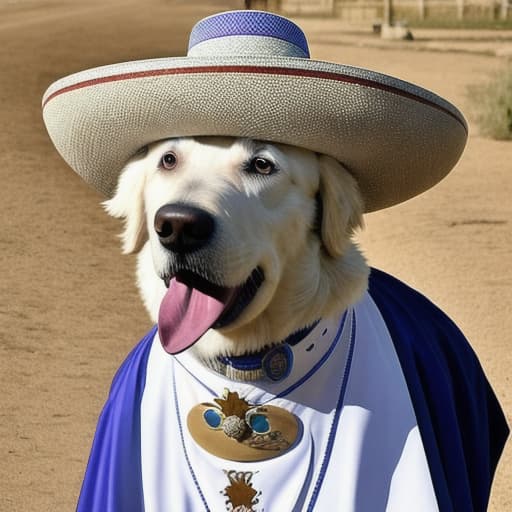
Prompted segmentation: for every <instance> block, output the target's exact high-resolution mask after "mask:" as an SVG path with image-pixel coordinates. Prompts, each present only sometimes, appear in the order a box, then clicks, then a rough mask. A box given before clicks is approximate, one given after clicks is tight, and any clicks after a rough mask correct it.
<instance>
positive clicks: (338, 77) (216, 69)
mask: <svg viewBox="0 0 512 512" xmlns="http://www.w3.org/2000/svg"><path fill="white" fill-rule="evenodd" d="M201 73H203V74H205V73H245V74H251V73H253V74H266V75H283V76H295V77H306V78H319V79H322V80H334V81H336V82H343V83H349V84H356V85H361V86H364V87H369V88H372V89H379V90H382V91H386V92H389V93H391V94H396V95H397V96H402V97H404V98H408V99H410V100H413V101H416V102H418V103H423V104H424V105H428V106H430V107H432V108H434V109H436V110H440V111H441V112H444V113H445V114H448V115H449V116H450V117H452V118H453V119H455V120H456V121H458V122H459V123H460V124H461V125H462V127H463V128H464V131H465V132H466V133H467V126H466V123H465V122H464V120H463V119H461V118H460V117H459V116H457V115H456V114H455V113H454V112H452V111H451V110H449V109H447V108H445V107H443V106H442V105H438V104H437V103H435V102H433V101H431V100H428V99H426V98H422V97H421V96H417V95H416V94H413V93H411V92H408V91H405V90H403V89H399V88H397V87H393V86H391V85H386V84H382V83H380V82H375V81H374V80H369V79H367V78H360V77H354V76H350V75H344V74H340V73H333V72H330V71H315V70H309V69H297V68H283V67H271V66H268V67H267V66H236V65H230V66H197V67H184V68H167V69H154V70H150V71H134V72H131V73H122V74H119V75H111V76H105V77H101V78H93V79H91V80H84V81H83V82H79V83H76V84H73V85H69V86H67V87H63V88H62V89H59V90H57V91H55V92H53V93H52V94H50V95H49V96H48V97H47V98H46V99H45V100H44V102H43V108H44V107H45V106H46V105H47V104H48V102H49V101H50V100H52V99H53V98H55V97H57V96H60V95H61V94H64V93H66V92H70V91H75V90H77V89H83V88H85V87H91V86H93V85H98V84H104V83H110V82H118V81H120V80H132V79H137V78H149V77H154V76H165V75H192V74H201Z"/></svg>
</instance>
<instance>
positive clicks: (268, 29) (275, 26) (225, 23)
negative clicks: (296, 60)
mask: <svg viewBox="0 0 512 512" xmlns="http://www.w3.org/2000/svg"><path fill="white" fill-rule="evenodd" d="M237 36H253V37H262V38H263V37H267V38H273V39H277V40H280V41H284V42H286V43H288V44H290V45H293V46H295V47H297V48H298V49H299V50H300V55H301V56H303V57H305V58H309V48H308V43H307V40H306V36H305V35H304V33H303V32H302V30H301V29H300V28H299V27H298V26H297V25H295V23H293V22H291V21H290V20H288V19H286V18H283V17H281V16H277V15H275V14H272V13H268V12H262V11H230V12H224V13H220V14H216V15H214V16H210V17H208V18H205V19H204V20H201V21H200V22H198V23H197V24H196V25H195V27H194V28H193V29H192V32H191V34H190V40H189V45H188V49H189V52H190V50H191V49H192V48H194V47H195V46H197V45H200V44H201V43H205V42H207V41H212V40H215V39H219V38H225V37H237Z"/></svg>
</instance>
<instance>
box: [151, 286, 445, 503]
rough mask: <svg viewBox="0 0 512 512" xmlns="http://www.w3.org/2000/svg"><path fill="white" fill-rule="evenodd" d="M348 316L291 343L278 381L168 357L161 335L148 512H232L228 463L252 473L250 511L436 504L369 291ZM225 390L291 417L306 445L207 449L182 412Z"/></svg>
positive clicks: (154, 379) (154, 364)
mask: <svg viewBox="0 0 512 512" xmlns="http://www.w3.org/2000/svg"><path fill="white" fill-rule="evenodd" d="M344 318H345V322H344V324H343V322H342V319H327V320H322V321H321V322H320V323H319V324H318V325H317V326H316V327H315V328H314V329H313V330H312V331H311V332H310V333H309V334H308V336H307V337H306V338H305V339H304V340H302V341H301V342H300V343H298V344H297V345H295V346H294V347H292V350H293V355H294V364H293V368H292V371H291V373H290V375H289V376H288V377H287V378H286V379H284V380H283V381H281V382H278V383H270V382H268V383H267V382H263V381H261V382H257V383H251V384H247V383H241V382H235V381H230V380H228V379H226V378H225V377H223V376H221V375H219V374H217V373H215V372H213V371H211V370H209V369H207V368H205V367H204V366H203V365H201V364H200V363H199V362H198V361H197V360H196V359H194V357H193V356H192V355H190V354H188V353H187V352H185V353H183V354H180V355H179V356H174V357H173V356H170V355H169V354H167V353H166V352H165V351H164V350H163V348H162V346H161V344H160V341H159V339H158V335H156V336H155V339H154V341H153V346H152V349H151V353H150V356H149V360H148V367H147V374H146V386H145V389H144V394H143V398H142V404H141V438H142V446H141V453H142V482H143V491H144V501H145V509H146V512H160V511H162V512H163V511H166V512H169V511H172V512H189V511H190V512H196V511H199V510H210V511H213V512H218V511H219V512H220V511H222V510H230V509H229V508H227V504H226V500H227V497H226V496H225V495H224V494H223V491H224V489H225V488H226V487H227V486H228V484H229V481H228V478H227V476H226V473H225V471H229V470H235V471H240V472H252V473H253V476H252V479H251V483H252V486H253V487H254V489H255V490H256V491H258V492H259V494H258V496H257V497H256V499H257V500H258V502H257V503H256V504H255V505H254V510H255V511H263V510H264V511H266V512H274V511H276V512H278V511H279V512H282V511H284V512H291V511H294V512H295V511H297V512H298V511H307V510H315V511H327V510H333V511H338V510H339V511H343V512H351V511H357V512H378V511H389V512H402V511H411V510H414V511H415V512H435V511H437V510H438V507H437V503H436V498H435V494H434V489H433V485H432V480H431V477H430V473H429V470H428V465H427V460H426V456H425V450H424V448H423V444H422V441H421V437H420V434H419V430H418V426H417V422H416V417H415V414H414V410H413V407H412V403H411V399H410V396H409V392H408V390H407V385H406V382H405V379H404V376H403V373H402V370H401V367H400V364H399V361H398V358H397V355H396V352H395V349H394V346H393V343H392V341H391V338H390V335H389V332H388V330H387V328H386V325H385V323H384V321H383V319H382V317H381V315H380V313H379V311H378V309H377V307H376V306H375V304H374V302H373V300H372V299H371V297H370V296H369V295H368V294H366V295H365V297H364V298H363V299H362V300H361V301H360V302H359V303H358V304H357V305H356V306H355V307H354V308H351V309H350V310H349V311H347V312H346V316H345V317H344ZM311 345H313V346H311ZM306 349H308V350H306ZM224 388H228V389H229V390H230V391H237V392H238V393H239V395H240V396H242V397H244V398H245V399H246V400H247V401H248V402H250V403H253V404H262V403H270V404H271V405H275V406H279V407H283V408H285V409H287V410H288V411H290V412H292V413H293V414H295V415H296V416H297V417H298V418H299V420H300V423H301V427H302V429H303V430H302V436H301V438H300V441H299V442H298V443H296V445H294V446H293V447H292V448H291V449H290V450H288V451H287V452H286V453H284V454H283V455H280V456H279V457H277V458H274V459H271V460H267V461H261V462H252V463H248V462H245V463H240V462H232V461H229V460H224V459H221V458H219V457H216V456H214V455H211V454H209V453H208V452H206V451H205V450H204V449H202V448H201V447H199V446H198V445H197V444H196V443H195V442H194V440H193V439H192V437H191V435H190V434H189V432H188V430H187V423H186V419H187V414H188V412H189V410H190V409H191V408H192V407H194V406H195V405H197V404H199V403H202V402H212V401H213V398H215V397H217V396H220V395H221V394H222V391H223V389H224Z"/></svg>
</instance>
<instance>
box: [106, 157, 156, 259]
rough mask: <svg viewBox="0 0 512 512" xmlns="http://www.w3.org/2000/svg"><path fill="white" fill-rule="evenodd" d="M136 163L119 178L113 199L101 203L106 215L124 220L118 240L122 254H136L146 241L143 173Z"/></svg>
mask: <svg viewBox="0 0 512 512" xmlns="http://www.w3.org/2000/svg"><path fill="white" fill-rule="evenodd" d="M137 163H138V162H132V163H131V164H128V165H127V166H126V167H125V169H124V170H123V172H122V173H121V176H120V178H119V181H118V184H117V189H116V193H115V195H114V197H112V199H109V200H107V201H105V202H104V203H103V206H104V208H105V210H106V211H107V213H109V214H110V215H112V216H113V217H118V218H124V222H125V224H124V231H123V232H122V233H121V235H120V238H121V241H122V246H123V253H124V254H130V253H134V252H138V251H139V250H140V249H141V248H142V246H143V245H144V243H145V241H146V240H147V230H146V222H145V211H144V183H145V173H144V170H143V169H141V166H140V165H137Z"/></svg>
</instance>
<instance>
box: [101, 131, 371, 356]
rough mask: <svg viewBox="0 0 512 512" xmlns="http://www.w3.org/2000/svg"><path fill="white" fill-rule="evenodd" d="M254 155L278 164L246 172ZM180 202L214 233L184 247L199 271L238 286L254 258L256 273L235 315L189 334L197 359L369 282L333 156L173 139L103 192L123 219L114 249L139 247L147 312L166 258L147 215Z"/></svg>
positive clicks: (247, 346) (155, 304) (270, 337)
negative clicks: (259, 274)
mask: <svg viewBox="0 0 512 512" xmlns="http://www.w3.org/2000/svg"><path fill="white" fill-rule="evenodd" d="M170 150H172V151H173V152H174V153H175V154H176V155H177V161H178V163H177V165H176V167H175V169H173V170H170V171H169V170H165V169H162V168H161V167H160V166H159V162H160V159H161V157H162V155H163V154H164V153H165V152H167V151H170ZM256 155H257V156H260V157H264V158H267V159H269V160H272V161H273V162H274V163H275V164H276V166H277V168H278V171H277V172H276V173H274V174H272V175H269V176H259V175H254V174H249V173H247V172H246V171H244V164H245V163H246V162H248V161H250V160H251V159H252V158H254V156H256ZM317 194H319V195H320V196H321V198H322V203H323V215H322V219H321V229H320V230H315V229H314V223H315V215H316V207H317V201H316V199H315V197H316V195H317ZM177 201H179V202H181V203H190V204H192V205H194V206H198V207H200V208H202V209H204V210H206V211H208V212H209V213H210V214H212V215H213V217H214V218H215V222H216V231H215V235H214V239H213V240H212V242H211V243H210V244H208V246H206V247H205V248H201V249H199V250H198V251H197V254H195V255H194V257H193V258H194V265H195V269H196V270H197V271H200V272H203V273H206V275H207V276H208V278H209V279H210V280H212V281H215V282H217V284H221V285H224V286H237V285H240V284H242V283H243V282H245V280H246V279H247V278H248V276H249V275H250V274H251V272H252V270H253V269H254V268H255V267H257V266H260V267H261V268H262V269H263V271H264V274H265V281H264V283H263V285H262V286H261V288H260V289H259V290H258V293H257V294H256V296H255V298H254V299H253V300H252V302H251V303H250V304H249V306H248V307H247V308H246V309H245V310H244V311H243V312H242V314H241V315H240V316H239V318H238V319H237V320H236V321H235V322H233V323H232V324H231V325H228V326H226V327H224V328H222V329H218V330H214V329H210V330H209V331H208V332H207V333H206V334H204V336H203V337H202V338H201V339H200V340H199V341H198V342H197V343H196V345H195V346H194V350H196V351H197V353H198V354H199V355H200V356H201V357H203V358H210V357H213V356H216V355H220V354H222V355H239V354H242V353H246V352H250V351H255V350H259V349H261V348H262V347H264V346H265V345H268V344H271V343H275V342H276V341H279V340H281V339H284V338H285V337H286V336H287V335H288V334H290V333H291V332H293V331H295V330H297V329H298V328H300V327H302V326H304V325H307V324H308V323H311V322H313V321H315V320H316V319H318V318H320V317H328V316H331V315H335V314H337V313H339V312H341V311H343V310H344V309H346V308H347V307H348V306H349V305H351V304H353V303H355V302H357V301H358V300H359V298H360V297H361V295H362V294H363V292H364V291H365V290H366V287H367V279H368V273H369V269H368V266H367V265H366V262H365V260H364V258H363V256H362V255H361V253H360V252H359V250H358V248H357V247H356V246H355V244H354V243H353V241H352V239H351V237H352V235H353V232H354V230H355V229H356V228H358V227H360V226H361V225H362V212H363V204H362V200H361V197H360V194H359V191H358V188H357V184H356V182H355V180H354V179H353V178H352V176H351V175H350V174H349V173H348V172H347V170H346V169H345V168H344V167H343V166H342V165H341V164H340V163H338V162H337V161H335V160H333V159H332V158H330V157H328V156H325V155H317V154H315V153H313V152H311V151H307V150H304V149H300V148H297V147H292V146H284V145H279V144H268V143H263V142H258V141H252V140H248V139H231V138H214V137H209V138H182V139H171V140H166V141H161V142H157V143H154V144H151V145H150V146H149V147H148V148H147V152H146V153H145V154H140V155H136V156H135V157H134V158H133V159H132V161H131V162H130V163H128V165H127V166H126V167H125V169H124V171H123V172H122V174H121V176H120V179H119V184H118V187H117V191H116V194H115V195H114V197H113V198H112V199H110V200H108V201H106V202H105V207H106V210H107V212H108V213H109V214H111V215H113V216H115V217H122V218H124V219H125V229H124V232H123V234H122V235H121V238H122V242H123V251H124V252H125V253H130V252H139V256H138V268H137V276H138V285H139V289H140V291H141V295H142V298H143V300H144V304H145V306H146V308H147V309H148V311H149V313H150V315H151V318H152V319H153V320H154V321H156V319H157V317H158V309H159V305H160V302H161V300H162V298H163V296H164V294H165V292H166V288H165V286H164V284H163V282H162V279H161V277H160V276H162V275H164V273H165V271H166V268H168V266H169V257H170V255H169V252H168V251H167V250H166V249H165V248H164V247H163V246H162V245H161V244H160V242H159V239H158V236H157V234H156V232H155V230H154V229H153V223H154V216H155V213H156V211H157V210H158V209H159V208H160V207H161V206H163V205H165V204H168V203H173V202H177ZM318 231H319V232H318Z"/></svg>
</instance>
